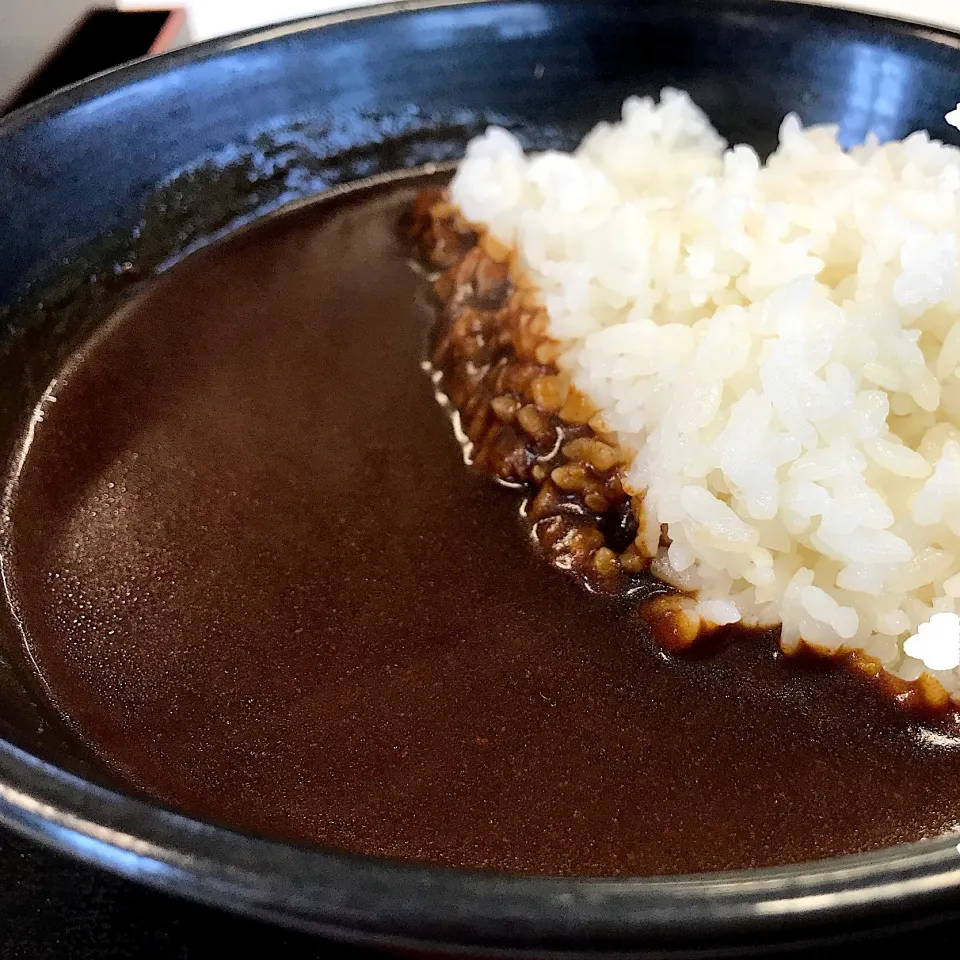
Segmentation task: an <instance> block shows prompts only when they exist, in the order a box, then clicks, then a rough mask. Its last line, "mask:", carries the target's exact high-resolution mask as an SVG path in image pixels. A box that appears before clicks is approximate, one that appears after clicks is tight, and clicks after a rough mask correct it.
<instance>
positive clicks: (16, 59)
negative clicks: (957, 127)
mask: <svg viewBox="0 0 960 960" xmlns="http://www.w3.org/2000/svg"><path fill="white" fill-rule="evenodd" d="M376 2H379V0H179V2H176V0H101V2H100V3H89V2H86V0H0V112H8V111H9V110H11V109H14V108H16V107H19V106H22V105H23V104H24V103H27V102H29V101H30V100H32V99H35V98H36V97H38V96H41V95H43V94H44V93H48V92H50V91H51V90H53V89H56V88H57V87H59V86H63V85H64V84H66V83H71V82H74V81H76V80H80V79H82V78H83V77H86V76H90V75H91V74H93V73H98V72H99V71H101V70H105V69H108V68H109V67H113V66H117V65H118V64H121V63H125V62H126V61H128V60H132V59H135V58H137V57H142V56H145V55H147V54H149V53H159V52H162V51H164V50H169V49H171V48H173V47H175V46H179V45H182V44H184V43H189V42H191V41H196V40H209V39H211V38H213V37H217V36H222V35H223V34H227V33H233V32H235V31H237V30H246V29H249V28H252V27H260V26H265V25H268V24H271V23H278V22H280V21H283V20H290V19H293V18H295V17H305V16H310V15H313V14H318V13H328V12H330V11H332V10H339V9H343V8H345V7H359V6H368V5H370V4H372V3H376ZM624 2H626V3H629V2H631V0H624ZM676 2H677V3H678V4H680V3H697V2H700V0H676ZM766 2H769V3H777V2H780V0H766ZM816 2H819V0H816ZM834 5H837V6H846V7H849V8H851V9H857V10H867V11H872V12H876V13H883V14H887V15H893V16H899V17H902V18H904V19H909V20H917V21H920V22H924V23H930V24H935V25H938V26H946V27H953V28H955V29H958V30H960V0H841V2H839V3H837V4H834Z"/></svg>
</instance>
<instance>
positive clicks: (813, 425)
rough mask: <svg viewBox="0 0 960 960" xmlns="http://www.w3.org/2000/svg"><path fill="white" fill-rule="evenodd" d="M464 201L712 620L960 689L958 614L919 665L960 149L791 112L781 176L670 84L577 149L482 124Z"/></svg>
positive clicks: (950, 330)
mask: <svg viewBox="0 0 960 960" xmlns="http://www.w3.org/2000/svg"><path fill="white" fill-rule="evenodd" d="M452 199H453V201H454V202H455V203H457V204H458V205H459V207H460V208H461V210H462V211H463V213H464V214H465V215H466V216H467V217H468V218H469V219H471V220H474V221H477V222H482V223H484V224H486V225H487V226H488V227H489V229H490V231H491V232H492V233H493V234H494V236H495V237H496V238H497V239H499V240H501V241H502V242H504V243H506V244H509V245H511V246H516V247H517V248H518V250H519V252H520V254H521V257H522V259H523V261H524V263H525V265H526V267H527V269H528V270H529V272H530V274H531V276H532V278H533V279H534V280H535V281H536V283H537V284H538V286H539V289H540V291H541V294H542V297H543V303H544V305H545V306H546V308H547V311H548V313H549V317H550V323H551V332H552V334H553V336H554V337H556V338H557V339H558V340H560V341H562V342H563V343H564V344H565V347H566V349H565V353H564V357H563V360H562V361H561V364H562V366H563V367H564V368H565V369H566V370H567V371H568V372H569V374H570V375H571V377H572V380H573V382H574V384H575V385H576V386H577V387H578V388H579V389H580V390H581V391H582V392H583V393H585V394H586V395H587V396H588V397H590V399H591V400H592V401H593V402H594V404H596V406H597V407H598V408H599V410H600V411H601V415H602V418H603V419H604V421H605V423H606V424H607V425H608V426H609V427H610V429H611V430H613V431H616V433H617V436H618V439H619V441H620V443H621V444H622V445H624V446H625V447H627V448H628V449H629V450H631V451H634V452H635V455H634V457H633V460H632V463H631V465H630V466H629V468H628V469H627V473H626V481H627V486H628V489H629V490H630V492H631V493H633V494H634V495H636V496H643V498H644V501H643V506H644V515H645V517H646V519H647V522H646V523H645V529H644V530H643V531H642V539H643V542H644V543H645V546H646V549H647V550H648V552H649V555H651V556H653V555H656V559H655V561H654V570H655V572H656V573H657V574H658V575H660V576H661V577H663V578H664V579H665V580H667V581H669V582H671V583H673V584H675V585H676V586H678V587H680V588H682V589H683V590H685V591H688V592H689V593H690V595H691V597H693V598H695V599H693V600H691V604H696V606H695V607H693V606H692V607H691V609H692V611H693V612H694V614H695V615H698V616H699V617H701V618H702V619H703V620H704V621H707V622H712V623H718V624H719V623H728V622H737V621H741V622H743V623H744V624H745V625H754V624H777V623H780V624H782V644H783V646H784V648H785V649H787V650H789V649H791V648H794V647H795V646H796V644H797V642H798V641H799V640H800V639H801V638H802V639H804V640H805V641H807V642H809V643H811V644H813V645H815V646H817V647H819V648H822V649H824V650H836V649H839V648H840V647H843V648H845V649H858V650H862V651H864V652H865V653H867V654H869V655H871V656H874V657H876V658H877V659H878V660H880V662H881V663H882V664H883V665H884V667H885V668H886V669H887V670H889V671H890V672H892V673H894V674H896V675H898V676H900V677H902V678H904V679H907V680H912V679H916V678H917V677H919V676H920V675H921V673H923V672H924V671H927V672H931V673H932V674H933V675H934V676H935V677H936V678H937V679H938V680H939V681H940V683H941V684H942V685H943V686H944V687H945V688H946V689H947V690H948V691H949V692H950V693H951V694H952V695H954V696H955V697H956V698H958V699H960V668H957V669H952V668H951V667H956V666H957V664H956V663H955V662H954V661H955V660H956V659H958V658H960V638H958V637H957V636H956V634H957V630H956V629H954V628H953V625H956V624H958V623H960V621H958V620H957V618H956V617H955V616H950V617H947V618H944V617H939V618H938V620H937V621H935V623H937V622H938V623H940V624H941V625H943V624H944V623H945V622H946V623H947V626H948V628H947V629H945V630H941V631H940V633H939V634H938V635H937V637H935V638H933V641H931V635H930V632H929V628H927V631H926V635H925V642H927V647H926V649H927V650H929V651H930V654H929V656H927V655H924V660H921V659H917V658H916V657H911V656H908V655H907V654H906V653H905V652H904V644H905V643H912V644H913V645H912V646H911V652H912V653H915V654H917V653H922V650H921V647H920V646H919V641H918V639H917V638H916V637H914V638H913V640H912V641H911V640H910V638H911V636H912V635H914V634H917V633H918V631H919V628H920V627H921V625H925V624H927V623H928V621H930V619H931V617H933V616H934V615H936V614H951V615H952V614H956V613H957V612H958V611H960V603H958V598H960V323H958V322H957V321H958V320H960V284H958V282H957V281H958V234H960V150H957V149H955V148H953V147H949V146H945V145H943V144H941V143H938V142H936V141H932V140H931V139H930V138H929V136H928V135H927V134H925V133H915V134H913V135H912V136H910V137H908V138H907V139H906V140H904V141H902V142H895V143H888V144H884V145H880V144H879V143H878V142H877V141H876V139H873V138H871V139H869V140H868V142H867V143H866V144H864V145H863V146H859V147H856V148H854V149H853V150H851V151H849V152H846V151H844V150H843V149H842V148H841V147H840V146H839V145H838V142H837V130H836V129H835V128H832V127H813V128H809V129H804V128H803V127H802V126H801V124H800V122H799V121H798V119H797V118H796V117H795V116H788V117H787V118H786V119H785V120H784V122H783V125H782V127H781V130H780V145H779V148H778V149H777V151H776V152H775V153H774V154H773V155H772V156H771V157H770V158H769V160H768V161H767V162H766V164H763V163H761V162H760V160H759V158H758V156H757V154H756V153H755V152H754V150H753V149H751V148H750V147H748V146H736V147H734V148H732V149H729V150H728V149H726V144H725V142H724V141H723V140H722V139H721V138H720V136H719V135H718V134H717V132H716V131H715V130H714V129H713V128H712V126H711V125H710V122H709V120H708V119H707V117H706V116H705V115H704V114H703V113H702V112H701V111H700V110H699V109H698V108H697V107H696V106H695V105H694V104H693V103H692V102H691V101H690V99H689V98H688V97H687V96H686V95H685V94H683V93H680V92H677V91H674V90H664V91H663V94H662V96H661V99H660V102H659V104H658V103H655V102H654V101H653V100H652V99H650V98H644V99H638V98H631V99H630V100H628V101H627V102H626V103H625V104H624V107H623V120H622V121H621V122H620V123H617V124H608V123H601V124H600V125H599V126H597V127H596V128H595V129H594V130H593V131H592V132H591V133H590V134H589V135H588V136H587V137H586V139H585V140H584V141H583V143H582V144H581V146H580V147H579V148H578V149H577V150H576V151H575V152H574V153H573V154H563V153H554V152H549V153H544V154H539V155H533V156H529V157H527V156H524V154H523V151H522V149H521V147H520V146H519V144H518V142H517V141H516V140H515V139H514V138H513V137H512V136H511V135H510V134H509V133H507V132H506V131H504V130H500V129H496V128H494V129H491V130H489V131H488V132H487V133H486V134H485V135H484V136H482V137H479V138H477V139H476V140H474V141H473V142H472V143H471V144H470V146H469V149H468V152H467V156H466V159H465V160H464V161H463V163H462V164H461V166H460V168H459V170H458V172H457V175H456V177H455V179H454V181H453V185H452ZM662 524H663V525H665V526H666V529H667V532H668V535H669V539H670V541H672V542H671V544H670V546H669V548H660V547H659V546H658V545H659V541H660V531H661V525H662ZM931 643H932V645H931ZM955 648H956V649H957V651H958V653H957V655H956V656H955V654H954V652H953V651H954V649H955ZM924 661H926V663H925V662H924ZM928 665H929V668H928ZM935 667H936V668H939V669H932V668H935Z"/></svg>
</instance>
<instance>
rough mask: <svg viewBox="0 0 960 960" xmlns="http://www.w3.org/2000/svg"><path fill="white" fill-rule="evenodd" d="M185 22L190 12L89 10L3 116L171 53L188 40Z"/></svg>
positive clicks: (1, 108) (0, 110) (8, 103)
mask: <svg viewBox="0 0 960 960" xmlns="http://www.w3.org/2000/svg"><path fill="white" fill-rule="evenodd" d="M0 2H2V0H0ZM186 22H187V16H186V12H185V11H184V10H183V9H179V8H178V9H171V10H144V11H129V12H121V11H119V10H91V11H90V12H89V13H88V14H87V15H86V16H84V17H83V18H82V19H81V20H80V21H79V22H78V23H77V24H76V25H75V26H74V27H73V29H72V30H71V31H70V32H69V33H68V34H67V36H66V37H64V39H63V40H62V41H61V42H60V43H59V44H58V45H57V46H56V47H55V48H54V50H53V51H52V52H51V53H50V54H49V56H47V57H46V59H44V60H43V61H42V62H41V63H40V65H39V66H38V67H37V69H36V70H35V71H34V72H33V73H32V74H31V75H30V76H29V77H28V78H27V79H26V81H24V83H22V84H21V85H20V87H19V89H18V90H17V91H16V92H14V94H13V95H12V96H11V97H10V98H9V99H8V100H7V101H6V102H5V103H3V104H2V106H0V113H9V112H10V111H11V110H16V109H17V108H19V107H23V106H26V104H28V103H31V102H32V101H34V100H38V99H39V98H40V97H44V96H46V95H47V94H48V93H53V91H54V90H59V89H60V87H65V86H67V85H69V84H71V83H77V82H78V81H80V80H84V79H86V78H87V77H90V76H93V75H94V74H96V73H101V72H102V71H104V70H109V69H110V68H111V67H118V66H120V64H122V63H127V62H129V61H130V60H136V59H137V58H139V57H145V56H148V55H150V54H155V53H162V52H163V51H165V50H169V49H170V48H171V47H173V46H175V45H176V44H177V43H178V42H179V41H180V40H181V39H182V38H185V35H186Z"/></svg>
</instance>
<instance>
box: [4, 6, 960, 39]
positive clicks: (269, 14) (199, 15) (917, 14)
mask: <svg viewBox="0 0 960 960" xmlns="http://www.w3.org/2000/svg"><path fill="white" fill-rule="evenodd" d="M4 2H5V0H0V4H2V3H4ZM375 2H377V0H166V2H164V0H118V5H119V6H120V7H121V8H124V7H126V8H128V9H144V8H147V7H161V8H163V7H169V6H170V5H171V3H179V4H180V5H182V6H184V7H186V8H187V12H188V16H189V18H190V31H191V35H192V37H193V39H195V40H207V39H209V38H211V37H216V36H221V35H223V34H225V33H233V32H234V31H237V30H245V29H247V28H249V27H258V26H265V25H267V24H271V23H278V22H280V21H282V20H290V19H293V18H295V17H306V16H310V15H311V14H315V13H326V12H329V11H331V10H342V9H344V8H346V7H361V6H368V5H369V4H371V3H375ZM676 2H677V3H678V4H681V3H688V4H695V3H696V2H697V0H676ZM770 2H771V3H775V2H776V0H770ZM828 5H830V6H842V7H847V8H848V9H852V10H866V11H870V12H873V13H883V14H887V15H889V16H897V17H901V18H903V19H905V20H916V21H919V22H921V23H929V24H934V25H936V26H943V27H953V28H955V29H960V0H842V2H838V3H831V4H828Z"/></svg>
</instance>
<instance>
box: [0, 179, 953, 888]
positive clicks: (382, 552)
mask: <svg viewBox="0 0 960 960" xmlns="http://www.w3.org/2000/svg"><path fill="white" fill-rule="evenodd" d="M416 189H417V187H416V185H415V184H411V183H410V182H409V181H408V182H399V183H397V184H394V185H387V186H381V187H378V188H375V189H368V190H360V191H356V192H354V193H352V194H347V195H344V196H342V197H340V198H338V199H335V200H328V201H324V202H321V203H318V204H316V205H314V206H311V207H309V208H307V209H305V210H302V211H299V212H295V213H291V214H287V215H283V216H279V217H277V218H275V219H274V220H272V221H271V222H267V223H263V224H261V225H258V226H256V227H254V228H252V229H251V230H249V231H248V232H246V233H244V234H243V235H241V236H238V237H235V238H233V239H231V240H228V241H226V242H224V243H221V244H219V245H217V246H215V247H214V248H211V249H210V250H208V251H205V252H203V253H200V254H198V255H195V256H193V257H191V258H190V259H188V260H187V261H186V262H184V263H183V264H181V265H180V266H178V267H176V268H174V269H173V270H171V271H170V272H169V273H168V274H167V275H165V276H163V277H161V278H160V279H158V280H157V281H155V282H154V283H152V284H150V285H149V286H148V287H147V289H146V290H145V291H144V292H143V293H142V294H141V295H139V296H138V297H137V298H136V299H135V300H134V301H132V302H131V303H130V304H129V305H128V306H127V307H126V308H125V309H124V310H123V311H121V312H120V313H119V314H118V315H116V316H115V317H114V318H113V320H112V321H111V322H110V323H109V324H108V325H107V326H106V327H105V328H104V329H103V330H102V331H101V332H100V333H99V334H98V335H97V336H96V337H95V338H94V339H93V340H92V341H91V342H89V343H88V344H87V345H85V346H84V347H83V348H82V349H81V350H80V351H79V352H78V353H77V355H76V356H75V357H74V359H73V360H72V361H71V362H70V363H69V364H68V365H67V366H66V367H65V369H64V370H63V372H62V375H61V376H60V377H58V381H57V384H56V386H55V389H54V390H53V393H52V396H53V397H54V398H55V402H53V403H51V402H47V403H46V404H45V405H44V408H43V418H42V421H41V422H39V423H38V425H37V428H36V430H35V434H34V436H33V439H32V443H31V444H30V446H29V449H28V450H27V451H26V456H25V458H24V460H23V466H22V469H21V471H20V474H19V477H18V479H17V482H16V485H15V487H14V488H13V496H12V499H11V502H10V504H9V515H10V523H9V525H8V535H9V541H10V544H9V545H10V550H11V557H10V559H11V563H10V570H9V572H10V574H11V576H12V579H11V582H12V597H11V599H12V601H13V602H14V603H15V605H16V607H17V611H18V614H19V616H20V618H21V620H22V622H23V624H24V626H25V629H26V631H27V634H28V638H29V645H30V649H31V653H32V655H33V657H34V659H35V661H36V663H37V665H38V669H39V670H40V673H41V675H42V678H43V681H44V683H45V684H46V687H47V689H48V691H49V694H50V697H51V699H52V700H53V702H54V703H55V704H56V705H57V707H58V708H59V710H60V711H61V712H62V713H63V714H64V716H65V717H66V718H67V720H68V721H69V723H70V724H71V726H72V728H73V729H74V730H75V731H76V733H77V735H78V736H79V737H81V738H82V739H83V740H84V741H85V742H87V743H88V744H90V745H91V746H92V747H93V749H94V750H95V751H96V752H97V755H98V756H99V757H100V758H101V760H102V762H103V764H104V765H105V766H106V767H108V768H109V769H110V770H111V771H113V772H114V773H115V774H117V775H119V776H120V777H122V778H123V779H124V780H125V781H126V782H127V783H128V784H129V785H130V787H131V789H132V790H135V791H138V792H141V793H143V794H145V795H147V796H150V797H152V798H154V799H156V800H158V801H159V802H161V803H164V804H167V805H169V806H172V807H174V808H176V809H179V810H182V811H185V812H187V813H189V814H192V815H195V816H198V817H203V818H206V819H210V820H213V821H215V822H218V823H222V824H226V825H229V826H232V827H236V828H239V829H242V830H247V831H251V832H256V833H261V834H265V835H268V836H272V837H279V838H284V839H289V840H296V841H304V842H309V843H320V844H324V845H328V846H332V847H336V848H342V849H347V850H351V851H356V852H363V853H373V854H382V855H385V856H391V857H405V858H412V859H417V860H425V861H429V862H434V863H443V864H450V865H457V866H469V867H492V868H500V869H506V870H514V871H521V872H536V873H548V874H550V873H561V874H597V875H600V874H602V875H622V874H638V875H642V874H669V873H678V872H695V871H700V870H716V869H727V868H735V867H750V866H765V865H772V864H778V863H785V862H795V861H800V860H807V859H813V858H818V857H823V856H829V855H834V854H840V853H849V852H854V851H859V850H866V849H874V848H878V847H882V846H885V845H888V844H891V843H896V842H899V841H908V840H916V839H920V838H923V837H929V836H933V835H937V834H940V833H942V832H943V831H946V830H950V829H955V828H956V827H957V826H958V824H960V735H958V731H957V729H956V726H955V723H954V720H953V719H952V718H950V717H940V718H936V719H930V718H927V719H924V718H923V717H921V716H920V715H919V714H914V713H910V712H905V711H903V710H901V709H899V708H898V706H897V705H896V704H895V703H894V702H892V701H891V700H890V699H889V698H888V697H886V696H884V695H882V694H881V692H880V691H877V690H873V689H871V688H869V687H867V686H865V685H864V683H863V681H862V679H861V678H858V677H855V676H853V675H851V674H850V673H848V672H846V671H843V670H838V669H836V667H835V666H834V665H832V664H829V663H826V662H824V661H821V660H818V659H815V658H799V659H797V658H791V659H788V658H785V657H783V656H782V655H780V654H778V653H777V648H776V642H775V637H774V636H773V635H767V636H756V635H755V636H753V637H751V638H750V640H749V642H747V641H745V640H744V641H743V642H731V643H727V642H720V643H718V644H716V645H715V647H714V648H713V649H712V650H711V652H710V655H709V656H705V655H692V656H691V655H686V656H683V657H675V656H670V655H668V654H666V653H664V652H663V650H662V649H661V647H660V646H659V645H658V644H657V643H656V642H655V640H654V639H653V638H652V637H651V634H650V631H649V629H648V627H647V626H646V625H645V623H644V620H643V618H642V617H641V616H640V615H639V613H638V609H637V604H636V602H635V600H634V599H632V598H630V597H628V596H624V595H622V593H621V592H618V591H607V592H603V591H599V592H595V593H592V594H591V593H589V592H587V591H584V590H583V589H582V587H581V586H580V585H579V584H578V583H577V582H576V580H575V579H574V578H571V577H567V576H562V575H560V574H558V573H557V571H556V570H555V569H552V568H551V566H550V565H548V564H545V563H543V562H542V559H541V556H540V555H539V554H538V551H537V550H536V549H534V548H533V547H532V546H531V547H524V546H523V544H522V540H523V537H522V535H521V534H520V532H519V531H520V530H521V528H520V526H519V525H518V520H517V515H516V505H517V501H518V499H519V496H518V494H516V493H512V492H510V491H505V490H503V489H501V488H498V487H497V486H495V485H493V484H491V483H490V482H489V480H488V479H487V478H486V477H484V476H483V475H482V473H481V472H480V471H479V470H476V469H474V470H469V469H466V468H465V467H464V463H463V457H462V450H461V449H460V447H459V446H458V445H457V443H456V442H455V441H454V440H453V438H452V436H451V431H450V424H449V421H448V417H447V412H445V411H444V410H443V409H441V408H440V407H439V406H438V405H437V404H436V402H435V399H434V397H433V395H432V392H431V389H430V382H429V380H427V379H426V378H425V377H424V376H422V375H420V374H419V365H420V363H421V362H422V360H423V351H424V346H425V343H426V342H427V338H428V336H429V335H430V329H431V325H432V323H433V321H434V318H435V314H434V312H433V307H432V301H431V297H430V293H429V289H428V285H427V284H426V282H425V281H424V280H423V279H422V278H421V277H420V276H418V275H416V274H415V273H414V272H413V271H412V270H411V269H410V267H409V265H408V263H407V251H406V250H405V248H404V246H403V244H402V242H401V241H400V239H399V238H398V234H397V230H396V225H397V223H398V221H399V219H400V216H401V214H402V212H403V211H404V210H406V209H407V208H408V207H409V206H410V204H411V202H412V200H413V198H414V195H415V193H416ZM529 419H530V424H531V425H532V426H533V420H532V418H529ZM535 432H536V431H535V430H534V431H533V433H528V434H526V435H527V436H533V435H534V434H535ZM574 439H576V438H574ZM625 522H626V521H625ZM627 525H629V524H628V523H627ZM598 549H599V548H598ZM732 636H733V635H732V634H724V636H723V637H722V638H720V639H721V640H723V641H725V640H726V639H731V638H732Z"/></svg>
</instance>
